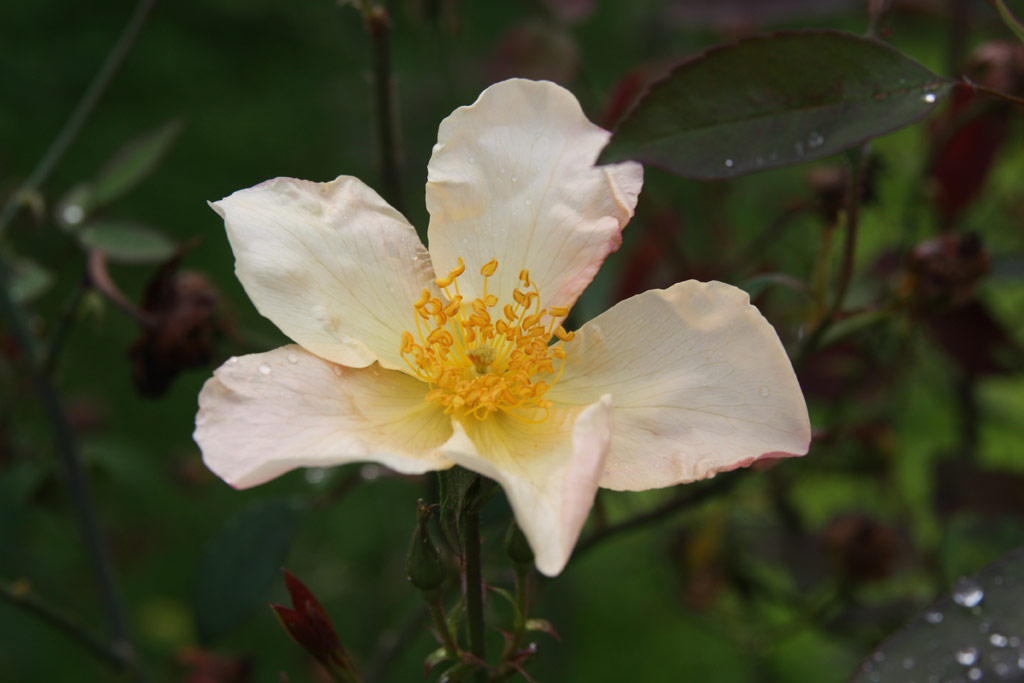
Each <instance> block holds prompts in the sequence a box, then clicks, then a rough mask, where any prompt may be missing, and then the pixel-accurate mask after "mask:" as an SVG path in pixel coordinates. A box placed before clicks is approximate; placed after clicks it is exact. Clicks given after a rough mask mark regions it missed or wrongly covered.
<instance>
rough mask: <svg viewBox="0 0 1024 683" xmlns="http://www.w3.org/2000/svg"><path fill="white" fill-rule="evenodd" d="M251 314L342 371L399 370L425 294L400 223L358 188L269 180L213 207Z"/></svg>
mask: <svg viewBox="0 0 1024 683" xmlns="http://www.w3.org/2000/svg"><path fill="white" fill-rule="evenodd" d="M211 206H212V207H213V208H214V210H216V211H217V213H219V214H220V215H221V216H222V217H223V218H224V223H225V226H226V227H227V233H228V240H229V241H230V242H231V248H232V250H233V251H234V252H235V272H236V274H237V275H238V279H239V280H241V282H242V285H243V286H244V287H245V291H246V293H247V294H248V295H249V298H250V299H252V301H253V303H254V304H256V308H257V309H258V310H259V311H260V313H262V314H263V315H265V316H266V317H267V318H269V319H270V320H271V321H273V323H274V324H275V325H277V326H278V327H279V328H280V329H281V331H282V332H284V333H285V334H286V335H288V336H289V337H290V338H291V339H292V340H293V341H295V342H297V343H299V344H301V345H302V346H303V347H305V348H306V349H307V350H308V351H311V352H313V353H315V354H316V355H318V356H320V357H321V358H326V359H327V360H331V361H334V362H336V363H342V364H344V365H348V366H350V367H366V366H367V365H369V364H370V363H372V362H373V361H375V360H376V361H379V362H380V364H381V365H382V366H383V367H386V368H403V369H404V368H405V367H406V364H405V362H404V361H403V360H402V357H401V354H400V353H399V340H400V338H401V334H402V332H403V331H404V330H407V329H415V325H416V322H415V317H414V313H413V302H414V301H416V299H417V298H419V296H420V293H421V292H422V291H423V288H424V287H427V286H429V287H431V288H433V284H432V281H433V277H434V272H433V269H432V268H431V266H430V257H429V256H428V255H427V252H426V249H425V248H424V246H423V244H422V243H421V242H420V240H419V238H418V237H417V236H416V231H415V230H414V229H413V227H412V226H411V225H409V222H408V221H406V220H405V218H404V217H403V216H402V215H401V214H400V213H398V212H397V211H395V210H394V209H392V208H391V207H390V206H389V205H388V204H387V202H385V201H384V200H383V199H381V197H380V196H379V195H378V194H377V193H376V192H374V191H373V190H372V189H370V188H369V187H367V186H366V185H365V184H363V182H362V181H360V180H358V179H356V178H352V177H347V176H342V177H340V178H338V179H337V180H334V181H332V182H329V183H314V182H310V181H306V180H295V179H293V178H276V179H274V180H269V181H267V182H265V183H261V184H259V185H256V186H255V187H251V188H249V189H246V190H239V191H238V192H235V193H234V194H232V195H231V196H229V197H226V198H224V199H222V200H220V201H219V202H214V203H213V204H211Z"/></svg>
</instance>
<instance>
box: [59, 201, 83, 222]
mask: <svg viewBox="0 0 1024 683" xmlns="http://www.w3.org/2000/svg"><path fill="white" fill-rule="evenodd" d="M63 216H64V222H65V223H68V224H70V225H74V224H75V223H81V222H82V219H83V218H85V210H84V209H82V207H80V206H79V205H78V204H71V205H69V206H66V207H64V213H63Z"/></svg>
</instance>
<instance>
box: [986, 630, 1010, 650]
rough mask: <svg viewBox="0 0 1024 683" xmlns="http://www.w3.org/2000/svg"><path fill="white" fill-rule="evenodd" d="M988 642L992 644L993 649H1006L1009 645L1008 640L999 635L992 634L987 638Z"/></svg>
mask: <svg viewBox="0 0 1024 683" xmlns="http://www.w3.org/2000/svg"><path fill="white" fill-rule="evenodd" d="M988 642H990V643H992V645H993V646H994V647H1006V646H1007V645H1009V644H1010V639H1009V638H1007V637H1006V636H1004V635H1003V634H1001V633H993V634H992V635H990V636H989V637H988Z"/></svg>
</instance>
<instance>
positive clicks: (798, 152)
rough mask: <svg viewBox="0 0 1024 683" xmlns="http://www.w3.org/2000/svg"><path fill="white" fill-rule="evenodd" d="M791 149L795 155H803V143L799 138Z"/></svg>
mask: <svg viewBox="0 0 1024 683" xmlns="http://www.w3.org/2000/svg"><path fill="white" fill-rule="evenodd" d="M793 151H794V152H796V155H797V156H798V157H801V156H803V155H804V143H803V142H801V141H800V140H797V141H796V144H795V145H793Z"/></svg>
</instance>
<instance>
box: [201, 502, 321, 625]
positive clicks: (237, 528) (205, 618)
mask: <svg viewBox="0 0 1024 683" xmlns="http://www.w3.org/2000/svg"><path fill="white" fill-rule="evenodd" d="M305 512H306V506H305V505H303V504H302V503H299V502H297V501H293V500H275V501H265V502H260V503H254V504H253V505H250V506H249V507H247V508H246V509H245V510H243V511H242V512H241V513H240V514H239V515H238V516H236V517H234V518H232V519H230V520H229V521H228V522H227V523H225V524H224V525H223V526H222V527H221V528H220V530H219V531H218V532H217V533H216V534H215V535H214V536H213V538H211V539H210V540H209V542H208V543H207V545H206V549H205V551H204V552H203V555H202V557H201V558H200V561H199V573H198V576H197V578H196V586H195V598H194V599H195V604H194V610H195V619H196V629H197V630H198V632H199V638H200V640H202V641H203V642H204V643H209V642H211V641H213V640H215V639H217V638H219V637H220V636H222V635H223V634H225V633H226V632H228V631H230V630H231V629H232V628H234V627H235V626H237V625H239V624H240V623H242V622H243V621H245V619H246V618H247V617H248V616H249V615H250V614H252V612H253V611H254V610H256V609H258V608H261V607H263V606H264V603H265V602H266V600H265V594H266V592H267V590H268V589H269V588H270V586H271V585H273V583H274V582H275V581H276V580H277V577H278V571H279V569H280V567H281V565H282V564H283V563H284V559H285V555H286V553H287V552H288V547H289V546H290V545H291V542H292V538H293V537H294V536H295V534H296V532H297V531H298V529H299V524H300V523H301V522H302V518H303V515H304V514H305Z"/></svg>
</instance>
